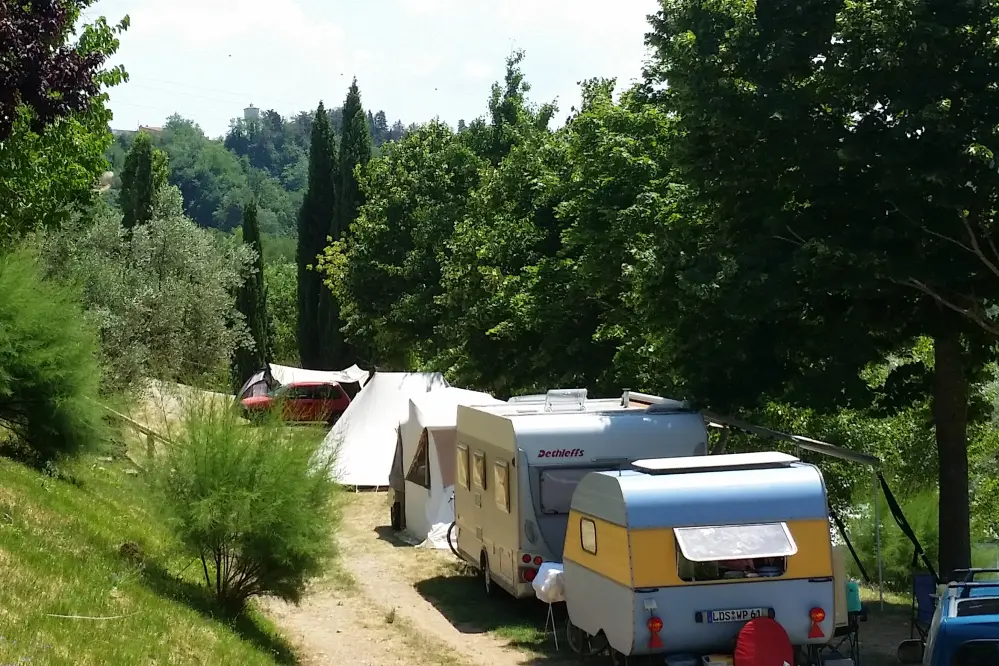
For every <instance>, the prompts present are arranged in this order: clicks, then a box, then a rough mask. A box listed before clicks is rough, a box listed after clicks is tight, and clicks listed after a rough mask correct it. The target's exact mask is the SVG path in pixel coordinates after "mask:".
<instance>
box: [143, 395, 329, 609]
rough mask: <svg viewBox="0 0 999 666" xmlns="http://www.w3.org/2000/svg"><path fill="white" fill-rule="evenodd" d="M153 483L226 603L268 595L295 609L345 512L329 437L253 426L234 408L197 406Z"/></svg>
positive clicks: (239, 605) (272, 424)
mask: <svg viewBox="0 0 999 666" xmlns="http://www.w3.org/2000/svg"><path fill="white" fill-rule="evenodd" d="M187 412H188V413H187V416H186V419H185V422H184V426H183V428H182V429H181V432H178V433H176V434H175V435H174V436H173V437H172V438H171V439H172V444H171V445H169V446H167V447H166V452H165V454H164V455H163V457H162V459H161V461H160V462H159V464H158V465H157V472H156V474H155V478H156V479H157V484H158V486H159V488H160V490H161V495H162V497H163V499H164V501H165V504H164V507H165V509H166V510H167V512H168V517H169V520H170V522H171V523H172V524H173V525H174V527H175V529H176V531H177V534H178V536H179V538H180V539H181V541H182V542H183V543H184V544H185V545H186V546H187V548H189V549H190V551H191V552H192V554H193V555H195V556H197V557H200V558H201V564H202V570H203V572H204V577H205V583H206V584H207V585H208V587H209V588H210V590H211V592H212V594H213V595H214V596H215V598H216V600H217V601H218V603H219V605H220V606H221V607H222V609H224V610H225V611H227V612H229V613H239V612H240V611H242V610H243V608H244V607H245V605H246V602H247V600H248V599H250V598H251V597H253V596H255V595H262V594H269V595H274V596H277V597H280V598H282V599H285V600H288V601H294V602H297V601H298V600H299V599H300V597H301V595H302V592H303V590H304V587H305V585H306V583H307V582H308V580H309V579H310V578H311V577H313V576H316V575H318V574H320V573H322V571H323V569H324V567H325V565H326V564H327V562H328V561H329V558H330V557H331V556H332V555H333V541H332V537H333V534H334V530H335V526H336V524H337V519H338V514H337V512H336V507H335V503H334V499H335V498H334V492H335V485H334V483H333V482H332V481H331V480H330V466H331V465H332V460H328V461H324V462H323V463H322V464H318V465H317V464H316V463H315V461H314V459H313V456H314V455H315V454H316V452H317V450H318V445H319V444H320V442H321V434H319V431H317V430H313V429H303V428H285V427H282V426H281V424H280V423H279V422H277V421H275V420H267V421H265V422H264V423H262V424H261V425H260V427H256V428H254V427H248V426H247V424H246V423H245V422H244V421H243V420H242V419H240V418H239V417H238V416H237V414H236V412H235V411H234V410H233V409H232V408H231V407H230V406H228V405H225V406H222V405H219V404H217V403H215V404H208V403H207V402H204V403H200V404H193V405H189V406H188V409H187Z"/></svg>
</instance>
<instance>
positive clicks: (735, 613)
mask: <svg viewBox="0 0 999 666" xmlns="http://www.w3.org/2000/svg"><path fill="white" fill-rule="evenodd" d="M707 616H708V624H716V623H718V622H748V621H749V620H752V619H753V618H754V617H769V616H770V609H769V608H732V609H730V610H713V611H708V612H707Z"/></svg>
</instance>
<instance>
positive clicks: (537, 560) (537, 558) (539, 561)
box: [534, 555, 544, 567]
mask: <svg viewBox="0 0 999 666" xmlns="http://www.w3.org/2000/svg"><path fill="white" fill-rule="evenodd" d="M543 563H544V559H542V557H541V556H540V555H535V556H534V566H536V567H540V566H541V565H542V564H543Z"/></svg>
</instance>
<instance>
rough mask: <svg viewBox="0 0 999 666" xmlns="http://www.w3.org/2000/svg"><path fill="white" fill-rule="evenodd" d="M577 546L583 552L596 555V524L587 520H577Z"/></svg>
mask: <svg viewBox="0 0 999 666" xmlns="http://www.w3.org/2000/svg"><path fill="white" fill-rule="evenodd" d="M579 545H580V546H582V548H583V551H584V552H587V553H589V554H590V555H596V554H597V524H596V523H594V522H593V521H592V520H590V519H589V518H580V519H579Z"/></svg>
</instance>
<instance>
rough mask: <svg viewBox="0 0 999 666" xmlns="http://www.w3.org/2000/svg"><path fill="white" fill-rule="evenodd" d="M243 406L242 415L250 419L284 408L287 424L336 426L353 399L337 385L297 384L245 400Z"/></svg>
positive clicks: (282, 416)
mask: <svg viewBox="0 0 999 666" xmlns="http://www.w3.org/2000/svg"><path fill="white" fill-rule="evenodd" d="M241 403H242V405H243V413H244V414H245V415H246V416H247V418H251V419H252V418H254V417H256V416H261V415H263V414H266V413H267V412H269V411H270V410H271V409H273V408H274V407H275V406H276V405H278V404H281V405H282V413H281V418H283V419H284V420H285V421H297V422H302V423H318V422H327V423H333V422H334V421H336V420H337V419H338V418H340V415H341V414H343V413H344V411H346V409H347V407H348V406H349V405H350V396H348V395H347V393H346V392H345V391H344V390H343V388H342V387H341V386H340V385H339V384H337V383H336V382H330V383H323V382H295V383H292V384H285V385H283V386H279V387H278V388H276V389H274V390H273V391H271V392H269V393H267V394H266V395H257V396H250V397H247V398H243V400H242V401H241Z"/></svg>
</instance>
